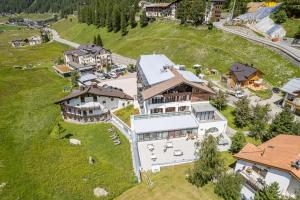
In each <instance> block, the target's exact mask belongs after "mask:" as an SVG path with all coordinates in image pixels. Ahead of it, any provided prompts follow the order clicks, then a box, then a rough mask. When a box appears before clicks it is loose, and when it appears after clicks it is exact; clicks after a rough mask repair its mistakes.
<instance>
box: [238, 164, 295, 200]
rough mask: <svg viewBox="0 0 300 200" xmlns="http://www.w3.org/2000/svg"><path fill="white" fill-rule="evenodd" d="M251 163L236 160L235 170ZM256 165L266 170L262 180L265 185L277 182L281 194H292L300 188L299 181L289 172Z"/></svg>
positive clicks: (250, 165)
mask: <svg viewBox="0 0 300 200" xmlns="http://www.w3.org/2000/svg"><path fill="white" fill-rule="evenodd" d="M253 165H254V163H251V162H247V161H244V160H238V161H237V163H236V165H235V171H238V170H242V169H243V168H244V167H245V166H246V168H247V167H252V166H253ZM256 166H257V167H259V168H261V169H267V170H268V173H267V174H266V177H265V179H264V181H265V182H266V184H267V185H271V184H272V183H274V182H277V183H278V184H279V190H280V192H281V193H282V194H285V195H286V194H294V193H295V191H298V190H299V189H300V182H299V181H298V180H297V179H295V178H294V177H293V176H292V175H290V174H289V173H287V172H285V171H281V170H277V169H275V168H269V167H265V166H262V165H258V164H256Z"/></svg>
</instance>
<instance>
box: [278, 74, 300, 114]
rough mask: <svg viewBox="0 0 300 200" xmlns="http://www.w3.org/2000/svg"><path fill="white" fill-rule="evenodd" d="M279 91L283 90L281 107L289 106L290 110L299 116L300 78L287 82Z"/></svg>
mask: <svg viewBox="0 0 300 200" xmlns="http://www.w3.org/2000/svg"><path fill="white" fill-rule="evenodd" d="M281 91H283V92H285V96H284V100H283V104H282V105H283V107H288V108H290V109H291V111H292V112H294V113H295V114H297V115H299V116H300V78H294V79H292V80H290V81H289V82H287V83H286V84H285V85H284V86H283V87H282V88H281Z"/></svg>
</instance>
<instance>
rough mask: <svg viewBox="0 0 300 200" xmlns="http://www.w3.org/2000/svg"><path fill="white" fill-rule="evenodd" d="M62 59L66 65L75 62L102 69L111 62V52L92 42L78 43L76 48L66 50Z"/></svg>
mask: <svg viewBox="0 0 300 200" xmlns="http://www.w3.org/2000/svg"><path fill="white" fill-rule="evenodd" d="M64 60H65V63H66V64H67V65H69V64H70V63H77V64H80V65H84V66H93V67H94V68H95V69H102V68H103V67H105V66H106V65H111V64H112V57H111V52H110V51H109V50H107V49H105V48H103V47H100V46H96V45H94V44H89V45H80V46H79V47H78V49H76V50H69V51H66V52H65V53H64Z"/></svg>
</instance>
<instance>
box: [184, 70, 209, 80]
mask: <svg viewBox="0 0 300 200" xmlns="http://www.w3.org/2000/svg"><path fill="white" fill-rule="evenodd" d="M178 72H179V73H180V74H181V75H182V76H183V78H184V79H186V80H188V81H191V82H195V83H203V82H204V80H202V79H200V78H198V77H197V76H196V75H195V74H193V73H192V72H190V71H182V70H178Z"/></svg>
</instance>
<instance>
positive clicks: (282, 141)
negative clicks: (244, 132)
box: [234, 135, 300, 200]
mask: <svg viewBox="0 0 300 200" xmlns="http://www.w3.org/2000/svg"><path fill="white" fill-rule="evenodd" d="M234 157H235V158H236V159H237V162H236V165H235V171H236V172H238V173H240V174H241V175H242V177H243V178H244V179H245V183H244V185H243V187H242V190H241V194H242V196H243V198H244V199H246V200H251V199H254V196H255V192H256V191H258V190H262V189H263V188H264V187H265V186H266V185H270V184H272V183H273V182H277V183H278V184H279V190H280V193H281V194H282V195H284V196H288V197H294V196H295V194H296V193H297V192H298V191H299V190H300V136H294V135H278V136H276V137H275V138H273V139H271V140H269V141H267V142H265V143H263V144H261V145H258V146H255V145H253V144H247V145H246V146H245V147H244V148H243V149H242V150H241V151H240V152H239V153H237V154H236V155H234Z"/></svg>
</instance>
